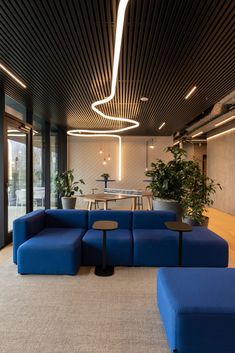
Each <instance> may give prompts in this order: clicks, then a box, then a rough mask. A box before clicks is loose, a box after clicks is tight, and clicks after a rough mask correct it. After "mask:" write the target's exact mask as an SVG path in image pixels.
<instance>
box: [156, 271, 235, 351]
mask: <svg viewBox="0 0 235 353" xmlns="http://www.w3.org/2000/svg"><path fill="white" fill-rule="evenodd" d="M157 300H158V306H159V310H160V314H161V318H162V321H163V325H164V328H165V331H166V335H167V339H168V343H169V346H170V349H171V351H172V352H173V350H174V349H176V352H179V353H199V352H200V353H234V352H235V339H234V327H235V269H232V268H228V269H227V268H204V269H200V268H172V269H167V268H164V269H160V270H159V271H158V285H157Z"/></svg>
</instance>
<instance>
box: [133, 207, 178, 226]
mask: <svg viewBox="0 0 235 353" xmlns="http://www.w3.org/2000/svg"><path fill="white" fill-rule="evenodd" d="M167 221H176V214H175V212H171V211H134V212H133V229H166V226H165V222H167Z"/></svg>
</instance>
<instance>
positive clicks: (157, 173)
mask: <svg viewBox="0 0 235 353" xmlns="http://www.w3.org/2000/svg"><path fill="white" fill-rule="evenodd" d="M166 152H170V153H171V154H172V160H170V161H169V162H167V163H165V162H163V161H162V160H160V159H158V160H157V162H156V163H152V164H151V170H149V171H147V172H146V176H148V177H150V178H151V179H152V181H151V183H150V185H149V186H148V188H149V189H150V190H151V191H152V194H153V198H161V199H165V200H175V201H178V202H179V205H180V206H181V207H182V209H183V210H184V216H186V217H190V218H192V219H193V220H195V221H197V222H198V223H200V224H201V223H202V222H203V220H204V213H205V211H206V208H207V207H210V206H212V205H213V203H214V201H213V198H212V195H213V194H215V192H216V190H217V188H220V189H221V186H220V184H218V183H216V182H215V181H214V180H213V179H211V178H209V177H207V176H205V175H203V173H202V171H201V169H200V166H199V164H198V162H197V161H195V160H186V159H185V157H186V156H187V154H186V151H185V150H183V149H181V148H179V147H176V146H173V147H168V148H167V149H166Z"/></svg>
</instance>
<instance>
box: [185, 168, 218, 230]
mask: <svg viewBox="0 0 235 353" xmlns="http://www.w3.org/2000/svg"><path fill="white" fill-rule="evenodd" d="M186 173H187V178H185V181H184V193H183V196H182V198H181V206H182V207H183V209H184V216H186V217H189V218H191V219H193V220H195V221H197V222H198V223H199V224H202V222H203V220H204V214H205V212H206V209H207V207H210V206H212V205H213V203H214V200H213V198H212V195H214V194H215V193H216V190H217V188H220V189H222V188H221V185H220V184H218V183H215V181H214V180H213V179H211V178H209V177H207V176H205V175H204V174H202V172H201V169H200V167H199V164H198V163H197V162H196V161H188V163H187V167H186Z"/></svg>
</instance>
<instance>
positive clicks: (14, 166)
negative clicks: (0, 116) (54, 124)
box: [7, 120, 29, 232]
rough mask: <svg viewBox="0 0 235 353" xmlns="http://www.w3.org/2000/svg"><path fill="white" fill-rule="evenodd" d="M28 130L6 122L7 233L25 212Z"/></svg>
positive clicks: (11, 122)
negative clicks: (15, 220)
mask: <svg viewBox="0 0 235 353" xmlns="http://www.w3.org/2000/svg"><path fill="white" fill-rule="evenodd" d="M28 136H29V130H27V129H24V128H22V127H21V126H20V125H19V124H17V123H15V122H13V121H10V120H9V121H8V122H7V147H8V148H7V150H8V181H7V182H8V184H7V194H8V232H10V231H12V226H13V221H14V219H16V218H18V217H20V216H22V215H24V214H26V211H27V141H28Z"/></svg>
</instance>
